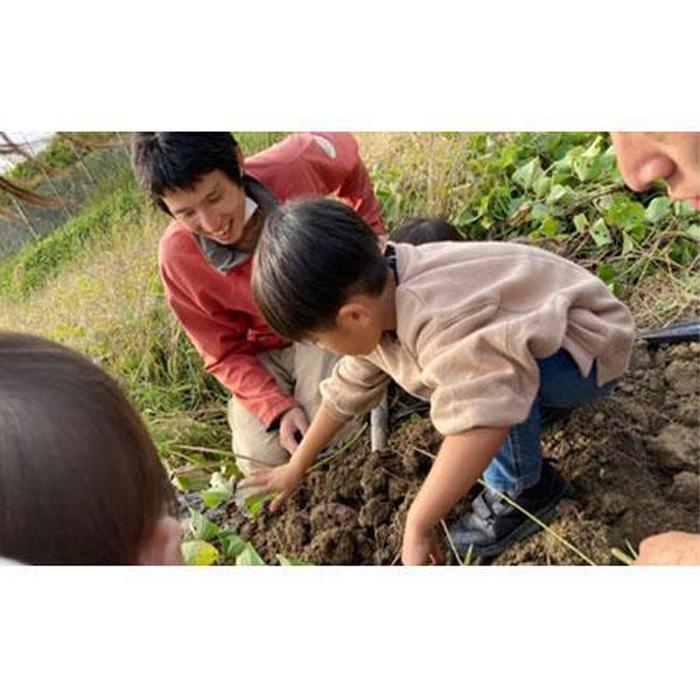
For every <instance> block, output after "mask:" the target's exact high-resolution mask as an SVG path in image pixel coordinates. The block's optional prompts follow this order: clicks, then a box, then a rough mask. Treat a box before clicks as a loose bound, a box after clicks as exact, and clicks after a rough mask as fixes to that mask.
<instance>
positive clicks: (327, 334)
mask: <svg viewBox="0 0 700 700" xmlns="http://www.w3.org/2000/svg"><path fill="white" fill-rule="evenodd" d="M383 332H384V327H383V325H382V323H381V318H380V312H379V309H378V306H377V302H376V300H375V299H372V298H371V297H366V296H364V295H363V296H361V297H357V298H356V299H355V300H351V301H349V302H348V303H346V304H345V305H344V306H343V307H342V308H341V309H340V311H339V312H338V315H337V316H336V322H335V325H334V326H333V327H332V328H324V329H320V330H315V331H314V332H313V333H312V334H311V335H310V336H309V341H310V342H312V343H313V344H314V345H315V346H316V347H318V348H321V349H322V350H329V351H330V352H334V353H336V354H337V355H369V353H371V352H372V350H374V349H375V348H376V347H377V345H378V344H379V341H380V340H381V339H382V334H383Z"/></svg>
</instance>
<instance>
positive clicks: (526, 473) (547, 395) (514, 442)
mask: <svg viewBox="0 0 700 700" xmlns="http://www.w3.org/2000/svg"><path fill="white" fill-rule="evenodd" d="M537 365H538V366H539V370H540V388H539V391H538V393H537V396H536V397H535V401H534V403H533V404H532V409H531V410H530V415H529V416H528V417H527V419H526V420H525V422H524V423H520V424H519V425H514V426H512V427H511V429H510V431H509V433H508V437H507V438H506V440H505V442H504V443H503V445H502V446H501V449H500V450H499V451H498V454H497V455H496V456H495V457H494V458H493V459H492V460H491V463H490V464H489V466H488V467H487V468H486V470H485V471H484V481H485V482H486V484H487V485H488V486H491V487H493V488H494V489H497V490H498V491H502V492H505V493H507V494H508V495H510V496H517V495H518V494H519V493H520V492H521V491H523V490H524V489H527V488H530V487H531V486H534V485H535V484H536V483H537V482H538V481H539V480H540V473H541V470H542V449H541V445H540V432H541V427H542V426H541V421H542V412H543V409H544V410H545V411H546V409H547V408H574V407H575V406H580V405H581V404H584V403H588V402H590V401H594V400H595V399H597V398H600V397H602V396H605V395H606V394H609V393H610V392H611V391H612V389H613V387H614V386H615V383H616V380H613V381H610V382H608V383H607V384H604V385H603V386H602V387H598V386H597V385H596V365H595V362H594V363H593V367H592V369H591V372H590V375H589V376H588V377H583V376H581V372H580V371H579V368H578V365H577V364H576V363H575V362H574V360H573V358H572V357H571V355H569V353H568V352H567V351H566V350H559V351H558V352H557V353H556V354H555V355H552V356H551V357H547V358H545V359H543V360H537Z"/></svg>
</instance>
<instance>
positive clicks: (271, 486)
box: [238, 462, 305, 512]
mask: <svg viewBox="0 0 700 700" xmlns="http://www.w3.org/2000/svg"><path fill="white" fill-rule="evenodd" d="M304 473H305V469H303V468H302V469H300V468H299V467H298V466H297V465H296V464H294V463H293V462H287V464H282V465H281V466H279V467H264V468H263V469H260V470H258V471H256V472H254V473H253V474H251V475H250V476H247V477H246V478H245V479H241V481H240V482H239V483H238V488H239V489H242V490H244V491H245V497H246V498H252V497H253V496H259V495H261V494H266V493H277V492H279V493H278V495H277V496H276V497H275V498H274V499H273V500H272V502H271V503H270V510H271V511H272V512H274V511H276V510H277V509H278V508H279V507H280V506H281V505H282V504H283V503H284V502H285V501H286V500H287V499H288V498H289V497H290V496H291V495H292V494H293V493H294V491H296V489H297V488H298V487H299V484H300V483H301V481H302V479H303V478H304Z"/></svg>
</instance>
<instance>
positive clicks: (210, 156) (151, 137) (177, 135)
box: [131, 131, 243, 214]
mask: <svg viewBox="0 0 700 700" xmlns="http://www.w3.org/2000/svg"><path fill="white" fill-rule="evenodd" d="M237 148H238V143H237V142H236V139H235V138H234V137H233V136H232V135H231V134H230V133H229V132H228V131H209V132H207V131H201V132H200V131H140V132H137V133H135V134H134V136H133V138H132V144H131V165H132V168H133V171H134V175H135V176H136V179H137V180H138V182H139V183H140V185H141V186H142V187H143V188H144V189H145V190H146V192H148V194H149V195H150V196H151V198H152V199H153V200H154V201H155V203H156V204H157V205H158V206H159V207H160V208H161V209H162V210H163V211H164V212H165V213H166V214H170V211H169V210H168V207H167V206H166V204H165V202H163V194H164V193H165V192H166V191H167V190H175V189H191V188H192V187H194V185H195V184H196V182H197V181H198V180H199V178H201V177H202V175H206V173H209V172H211V171H212V170H221V171H222V172H224V173H225V174H226V175H227V176H228V177H229V178H230V179H231V180H232V181H233V182H234V183H236V184H237V185H241V184H242V180H243V176H242V173H241V168H240V166H239V164H238V159H237V157H236V149H237Z"/></svg>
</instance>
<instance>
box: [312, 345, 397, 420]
mask: <svg viewBox="0 0 700 700" xmlns="http://www.w3.org/2000/svg"><path fill="white" fill-rule="evenodd" d="M390 380H391V377H389V375H388V374H386V373H385V372H383V371H382V370H381V369H379V367H377V366H376V365H373V364H372V363H371V362H369V361H368V360H366V359H364V358H362V357H353V356H351V355H345V356H344V357H343V358H342V359H341V360H340V361H339V362H338V363H337V364H336V365H335V367H334V368H333V373H332V374H331V376H330V377H329V378H328V379H325V380H324V381H322V382H321V387H320V388H321V396H322V397H323V402H324V404H325V406H326V408H328V409H329V411H330V412H331V413H332V414H333V415H334V416H335V417H336V418H337V419H338V420H341V421H348V420H350V419H351V418H353V417H354V416H358V415H362V414H363V413H367V412H368V411H370V410H371V409H373V408H374V407H375V406H377V405H378V404H379V402H380V401H381V400H382V396H383V395H384V390H385V389H386V387H387V385H388V384H389V381H390Z"/></svg>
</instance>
